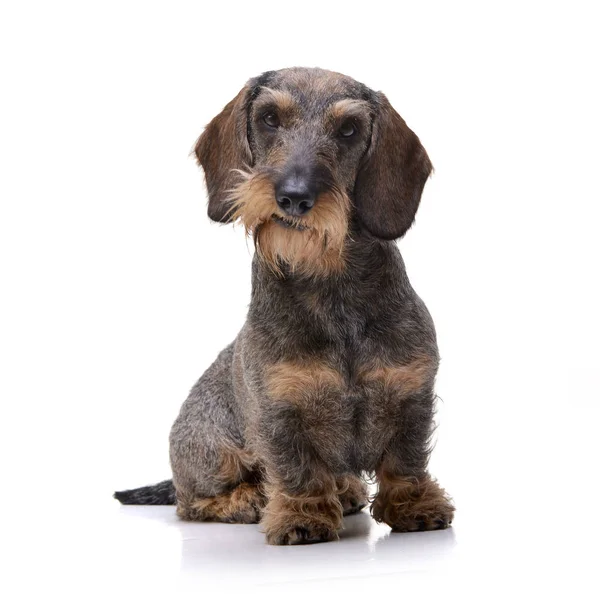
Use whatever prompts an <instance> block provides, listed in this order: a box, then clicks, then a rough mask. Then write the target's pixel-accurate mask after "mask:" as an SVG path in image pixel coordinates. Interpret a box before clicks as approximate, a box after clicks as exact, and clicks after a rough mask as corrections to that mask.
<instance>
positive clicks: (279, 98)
mask: <svg viewBox="0 0 600 600" xmlns="http://www.w3.org/2000/svg"><path fill="white" fill-rule="evenodd" d="M262 94H264V97H263V96H262ZM264 99H268V100H270V101H271V102H273V103H274V104H275V105H276V106H277V108H278V109H279V110H280V111H281V112H282V113H290V112H292V111H294V110H295V109H297V104H296V100H294V97H293V96H292V94H290V92H288V91H287V90H274V89H271V88H268V87H262V88H261V97H260V100H259V102H261V103H262V101H263V100H264Z"/></svg>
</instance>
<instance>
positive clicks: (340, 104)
mask: <svg viewBox="0 0 600 600" xmlns="http://www.w3.org/2000/svg"><path fill="white" fill-rule="evenodd" d="M370 110H371V108H370V104H369V103H368V102H367V101H365V100H356V99H354V98H344V99H343V100H338V101H337V102H335V103H334V104H332V105H331V107H330V108H329V112H330V114H331V115H332V116H333V117H334V118H335V119H341V118H342V117H351V116H361V115H364V114H368V113H369V112H370Z"/></svg>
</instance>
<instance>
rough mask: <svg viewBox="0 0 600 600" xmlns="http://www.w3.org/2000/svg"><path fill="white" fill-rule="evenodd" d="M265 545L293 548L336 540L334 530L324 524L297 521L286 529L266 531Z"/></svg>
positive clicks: (336, 535)
mask: <svg viewBox="0 0 600 600" xmlns="http://www.w3.org/2000/svg"><path fill="white" fill-rule="evenodd" d="M266 534H267V543H269V544H272V545H274V546H295V545H298V544H316V543H318V542H331V541H333V540H337V539H338V534H337V531H336V530H335V529H332V528H331V527H329V526H328V525H326V524H324V523H318V522H311V521H308V520H307V521H305V522H303V521H302V520H299V521H298V522H297V523H294V524H290V525H289V526H287V527H285V526H284V527H279V528H277V529H275V530H273V531H267V532H266Z"/></svg>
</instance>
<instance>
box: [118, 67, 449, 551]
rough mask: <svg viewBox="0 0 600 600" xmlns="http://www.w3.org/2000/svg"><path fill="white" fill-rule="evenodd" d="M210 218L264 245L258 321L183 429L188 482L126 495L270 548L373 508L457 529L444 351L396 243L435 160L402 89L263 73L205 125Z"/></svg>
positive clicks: (255, 270) (386, 518)
mask: <svg viewBox="0 0 600 600" xmlns="http://www.w3.org/2000/svg"><path fill="white" fill-rule="evenodd" d="M195 153H196V156H197V158H198V162H199V164H200V165H201V166H202V167H203V169H204V173H205V176H206V184H207V189H208V197H209V202H208V215H209V217H210V218H211V219H213V220H214V221H219V222H222V223H229V222H236V221H239V222H241V223H242V224H243V225H244V227H245V229H246V231H247V232H248V233H249V234H250V235H251V236H252V237H253V239H254V244H255V248H256V252H255V256H254V259H253V265H252V299H251V303H250V308H249V312H248V316H247V320H246V322H245V324H244V326H243V328H242V330H241V331H240V333H239V335H238V336H237V338H236V339H235V341H234V342H233V343H231V344H230V345H229V346H227V347H226V348H225V349H224V350H223V351H222V352H221V353H220V354H219V356H218V358H217V359H216V361H215V362H214V363H213V364H212V365H211V366H210V367H209V368H208V370H207V371H206V372H205V373H204V375H202V377H201V378H200V380H199V381H198V383H196V385H195V386H194V387H193V389H192V391H191V392H190V395H189V397H188V398H187V400H186V401H185V403H184V404H183V407H182V409H181V412H180V414H179V416H178V418H177V420H176V421H175V424H174V425H173V428H172V431H171V435H170V458H171V465H172V470H173V480H172V482H171V481H165V482H162V483H160V484H158V485H156V486H149V487H145V488H139V489H137V490H130V491H126V492H117V493H116V494H115V497H117V499H119V500H120V501H121V502H123V503H125V504H169V503H171V504H174V503H176V504H177V514H178V515H179V516H180V517H181V518H182V519H185V520H190V521H222V522H228V523H257V522H259V521H260V523H261V525H262V528H263V529H264V531H265V533H266V538H267V542H268V543H270V544H301V543H311V542H323V541H328V540H334V539H336V538H337V535H338V534H337V532H338V530H339V529H340V527H341V525H342V516H343V515H346V514H349V513H353V512H357V511H359V510H361V509H362V508H363V507H364V506H366V505H367V503H368V502H369V497H368V494H367V488H366V486H365V484H364V482H363V480H362V476H364V474H365V473H367V474H370V475H371V476H373V475H374V476H375V477H376V479H377V482H378V484H379V487H378V492H377V494H376V495H375V496H374V498H373V499H372V503H371V512H372V515H373V517H374V518H375V520H377V521H379V522H385V523H387V524H388V525H390V526H391V527H392V529H393V530H394V531H422V530H431V529H443V528H445V527H448V526H449V525H450V523H451V521H452V517H453V513H454V507H453V506H452V502H451V500H450V499H449V498H448V496H447V495H446V493H445V492H444V490H443V489H442V488H440V487H439V486H438V484H437V483H436V481H435V480H434V479H432V477H431V476H430V475H429V473H428V471H427V464H428V459H429V454H430V449H431V448H430V438H431V433H432V428H433V427H432V424H433V415H434V403H435V397H436V396H435V393H434V379H435V375H436V371H437V367H438V351H437V345H436V335H435V329H434V326H433V322H432V320H431V317H430V315H429V312H428V311H427V309H426V307H425V305H424V304H423V302H422V301H421V299H420V298H419V297H418V296H417V294H416V293H415V292H414V290H413V289H412V287H411V285H410V283H409V281H408V278H407V275H406V271H405V268H404V263H403V261H402V257H401V256H400V252H399V251H398V248H397V246H396V244H395V242H394V240H396V239H398V238H400V237H401V236H403V235H404V233H405V232H406V231H407V229H408V228H409V227H410V226H411V224H412V222H413V219H414V217H415V213H416V211H417V207H418V205H419V202H420V199H421V193H422V191H423V187H424V185H425V181H426V180H427V178H428V177H429V174H430V172H431V169H432V167H431V163H430V161H429V158H428V156H427V153H426V152H425V149H424V148H423V146H422V145H421V143H420V141H419V138H418V137H417V136H416V135H415V134H414V133H413V132H412V131H411V130H410V129H409V128H408V127H407V125H406V123H405V122H404V120H403V119H402V118H401V117H400V115H399V114H398V113H397V112H396V111H395V110H394V109H393V108H392V106H391V105H390V103H389V102H388V100H387V98H386V97H385V96H384V95H383V94H382V93H379V92H374V91H372V90H370V89H369V88H367V87H366V86H365V85H362V84H360V83H358V82H356V81H354V80H353V79H350V78H349V77H346V76H343V75H340V74H338V73H333V72H330V71H325V70H322V69H304V68H292V69H283V70H281V71H269V72H266V73H264V74H262V75H261V76H259V77H257V78H255V79H251V80H250V81H249V82H248V83H247V84H246V86H245V87H244V88H243V89H242V90H241V91H240V92H239V94H238V95H237V96H236V97H235V98H234V99H233V100H232V101H231V102H229V104H227V106H225V108H224V109H223V111H222V112H221V113H220V114H219V115H218V116H216V117H215V118H214V119H213V120H212V121H211V122H210V123H209V125H208V126H207V127H206V130H205V131H204V133H203V134H202V135H201V136H200V138H199V140H198V142H197V145H196V148H195Z"/></svg>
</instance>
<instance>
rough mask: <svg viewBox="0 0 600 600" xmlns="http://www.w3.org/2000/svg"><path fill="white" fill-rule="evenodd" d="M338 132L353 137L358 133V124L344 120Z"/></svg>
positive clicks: (345, 136)
mask: <svg viewBox="0 0 600 600" xmlns="http://www.w3.org/2000/svg"><path fill="white" fill-rule="evenodd" d="M338 133H339V134H340V136H341V137H344V138H349V137H352V136H353V135H354V134H355V133H356V125H354V123H353V122H352V121H344V122H343V123H342V126H341V127H340V129H339V132H338Z"/></svg>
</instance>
